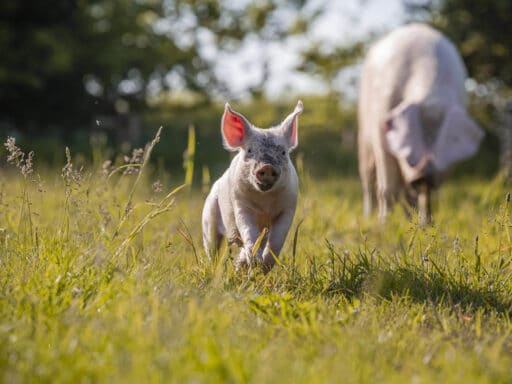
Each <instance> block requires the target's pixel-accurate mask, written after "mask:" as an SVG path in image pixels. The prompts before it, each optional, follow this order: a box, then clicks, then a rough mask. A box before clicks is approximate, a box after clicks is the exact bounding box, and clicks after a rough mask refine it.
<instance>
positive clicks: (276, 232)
mask: <svg viewBox="0 0 512 384" xmlns="http://www.w3.org/2000/svg"><path fill="white" fill-rule="evenodd" d="M294 214H295V210H294V209H290V210H287V211H284V212H283V213H281V215H279V216H278V217H277V219H276V220H275V221H274V223H273V224H272V227H271V228H270V233H269V235H268V242H267V245H266V247H265V250H264V251H263V272H264V273H267V272H269V271H270V270H271V269H272V267H273V266H274V264H275V263H276V260H275V258H274V256H275V257H277V256H279V253H280V252H281V249H282V248H283V244H284V241H285V240H286V235H287V234H288V231H289V230H290V226H291V225H292V221H293V216H294ZM272 253H273V254H272Z"/></svg>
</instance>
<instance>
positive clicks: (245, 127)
mask: <svg viewBox="0 0 512 384" xmlns="http://www.w3.org/2000/svg"><path fill="white" fill-rule="evenodd" d="M221 128H222V137H223V139H224V146H225V147H226V149H228V150H230V151H234V150H236V149H238V148H240V147H242V146H243V145H244V143H245V142H246V140H247V136H248V135H249V131H250V123H249V122H248V121H247V119H246V118H245V117H243V116H242V115H241V114H240V113H238V112H235V111H233V110H232V109H231V106H230V105H229V104H228V103H226V106H225V107H224V115H222V123H221Z"/></svg>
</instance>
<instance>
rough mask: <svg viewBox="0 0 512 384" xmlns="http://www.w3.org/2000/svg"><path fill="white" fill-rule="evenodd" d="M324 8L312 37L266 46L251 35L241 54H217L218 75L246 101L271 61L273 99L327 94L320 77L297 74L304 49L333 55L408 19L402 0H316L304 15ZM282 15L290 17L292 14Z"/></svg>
mask: <svg viewBox="0 0 512 384" xmlns="http://www.w3.org/2000/svg"><path fill="white" fill-rule="evenodd" d="M238 1H243V0H238ZM323 5H324V6H325V7H326V12H325V13H324V14H323V15H322V16H320V17H319V18H318V19H317V20H316V21H315V23H314V24H313V25H312V28H311V33H310V34H308V37H307V38H297V37H289V38H287V39H286V40H284V41H281V42H272V43H267V44H266V45H263V44H262V43H261V42H259V41H257V40H256V39H255V38H251V37H248V38H247V40H246V42H245V44H244V45H243V46H242V47H241V49H240V50H239V51H237V52H236V53H233V54H227V53H223V54H220V55H217V62H218V65H217V76H219V77H220V78H223V79H226V81H227V83H228V85H229V88H230V89H231V91H232V92H233V94H234V95H235V97H238V98H243V97H244V95H245V94H244V91H245V90H246V89H247V88H248V87H250V86H251V85H255V84H258V83H259V81H260V79H261V76H262V73H263V65H262V60H261V58H262V57H267V58H269V59H270V60H269V68H268V70H269V79H268V82H267V83H266V85H265V92H266V93H267V95H268V96H269V97H280V96H282V95H285V94H290V93H292V94H293V93H297V94H307V93H309V94H311V93H313V94H315V93H322V92H325V90H326V85H325V84H323V83H322V82H321V81H320V80H319V79H315V78H314V77H311V76H307V75H305V74H302V73H299V72H297V71H294V70H293V67H294V66H295V65H296V64H297V63H298V62H299V55H298V52H299V50H300V49H301V48H302V47H304V46H307V44H311V43H312V42H319V43H320V45H321V46H322V47H323V49H325V50H327V51H328V50H329V49H330V48H331V47H335V46H343V45H346V44H347V43H349V42H350V41H354V40H357V39H359V38H364V37H366V36H368V35H369V33H370V32H377V33H379V32H380V33H382V32H385V31H387V30H389V29H391V28H393V27H395V26H397V25H399V24H402V23H403V22H404V20H405V13H404V9H403V6H402V3H401V0H343V1H341V0H338V1H336V0H313V1H311V2H309V3H308V5H307V7H306V8H305V9H304V10H303V12H311V11H312V10H313V9H315V8H316V7H319V6H320V7H321V6H323ZM282 17H283V19H286V14H283V16H282ZM212 54H213V52H212ZM333 81H334V86H335V88H336V89H342V88H344V87H346V86H347V85H346V84H347V82H346V76H344V75H340V76H339V78H337V79H333ZM349 93H350V92H349Z"/></svg>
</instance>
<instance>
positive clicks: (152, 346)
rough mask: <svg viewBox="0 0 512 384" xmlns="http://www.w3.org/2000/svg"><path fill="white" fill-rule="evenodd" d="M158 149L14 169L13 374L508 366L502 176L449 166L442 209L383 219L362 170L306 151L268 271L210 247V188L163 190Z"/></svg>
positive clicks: (166, 376)
mask: <svg viewBox="0 0 512 384" xmlns="http://www.w3.org/2000/svg"><path fill="white" fill-rule="evenodd" d="M155 144H156V141H155V143H154V144H153V145H155ZM151 149H152V147H151V146H150V147H148V148H146V152H145V153H146V154H148V153H149V152H151ZM192 163H193V161H192ZM18 165H19V168H18V169H19V170H20V171H21V170H23V168H22V167H23V165H26V164H25V163H20V164H18ZM107 165H108V164H107ZM145 165H146V163H145V162H144V161H141V163H140V164H138V165H134V166H133V167H130V166H129V165H119V164H117V165H116V167H114V168H112V167H108V166H107V167H105V168H102V167H101V166H100V165H96V166H93V167H91V168H90V169H82V170H79V169H76V167H74V165H73V163H72V157H71V156H69V158H68V162H67V164H66V166H65V167H64V169H63V172H62V175H61V174H60V172H56V171H51V172H47V173H46V174H44V175H43V176H42V177H41V178H40V179H38V178H36V177H34V173H33V172H27V168H24V172H17V171H12V172H5V173H2V174H1V175H0V206H1V208H0V380H1V381H2V382H5V383H17V382H52V383H59V382H123V383H124V382H134V383H138V382H179V383H182V382H222V383H224V382H291V383H311V382H319V383H323V382H346V383H366V382H393V383H394V382H415V383H428V382H443V383H460V382H471V383H510V382H511V380H512V336H511V332H512V323H511V320H510V316H511V314H512V264H511V260H512V258H511V253H512V241H511V235H510V230H511V216H510V214H511V206H510V204H511V202H510V198H507V191H508V189H507V188H506V187H505V186H504V184H503V183H502V182H501V181H500V180H499V179H496V180H494V181H485V180H474V179H470V178H468V179H457V181H456V182H452V183H450V182H448V183H447V184H446V185H444V186H443V188H442V189H441V190H440V191H439V193H438V194H437V195H436V199H435V201H434V214H435V223H434V225H433V226H432V227H429V228H420V227H419V226H418V225H417V217H415V216H414V214H413V215H412V218H410V219H408V218H407V217H406V215H405V214H404V213H403V212H402V210H400V209H396V210H395V211H394V213H393V214H392V216H391V217H390V220H389V222H388V224H387V225H386V226H381V225H379V224H378V223H377V220H376V219H375V218H372V219H368V220H363V219H362V218H361V212H362V207H361V201H360V200H361V198H360V188H359V182H358V181H357V180H356V179H354V178H348V179H341V178H338V179H334V178H333V179H330V180H322V181H319V180H316V179H314V178H312V177H310V175H308V174H307V172H306V171H304V169H303V168H304V167H303V165H300V164H299V169H300V170H301V172H300V173H301V194H300V199H299V207H298V211H297V214H296V218H295V222H294V226H293V228H292V231H291V233H290V234H289V236H288V239H287V243H286V246H285V248H284V250H283V252H282V255H281V257H280V262H281V263H280V265H278V266H277V267H276V268H274V270H273V271H272V272H271V273H269V274H268V275H266V276H265V275H263V274H262V273H261V272H259V271H258V270H254V271H251V272H248V273H241V274H237V273H235V271H234V269H233V265H232V256H230V255H229V253H228V252H227V251H226V250H223V252H222V257H221V259H220V260H219V261H218V262H217V263H216V264H211V263H209V262H208V261H207V260H206V259H205V257H204V253H203V251H202V249H201V240H200V239H201V230H200V211H201V207H202V203H203V201H204V193H203V192H200V191H196V190H193V189H190V188H183V189H179V190H178V189H177V188H178V187H179V185H178V184H175V185H172V184H171V183H167V185H165V186H164V188H163V190H162V191H158V190H159V188H156V190H157V191H156V192H155V191H153V190H152V188H151V184H152V182H153V181H154V180H151V179H150V178H149V176H148V172H147V169H148V167H145ZM128 168H133V169H138V170H139V171H140V170H144V169H145V168H146V171H145V172H139V173H136V174H134V175H130V174H129V172H124V171H125V170H126V169H128ZM125 173H126V174H125Z"/></svg>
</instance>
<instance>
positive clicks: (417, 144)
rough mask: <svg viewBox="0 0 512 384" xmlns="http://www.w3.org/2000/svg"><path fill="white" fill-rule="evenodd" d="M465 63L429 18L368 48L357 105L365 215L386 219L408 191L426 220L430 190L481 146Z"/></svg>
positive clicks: (422, 220)
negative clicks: (469, 101) (428, 22)
mask: <svg viewBox="0 0 512 384" xmlns="http://www.w3.org/2000/svg"><path fill="white" fill-rule="evenodd" d="M465 79H466V69H465V67H464V64H463V62H462V59H461V57H460V56H459V54H458V52H457V50H456V48H455V46H454V45H453V44H452V43H451V42H450V41H449V40H448V39H447V38H446V37H445V36H443V35H442V34H441V33H440V32H438V31H436V30H435V29H433V28H431V27H429V26H427V25H424V24H409V25H405V26H403V27H400V28H398V29H396V30H395V31H393V32H391V33H390V34H388V35H387V36H385V37H384V38H382V39H381V40H379V41H378V42H377V43H375V44H374V45H373V46H372V47H371V48H370V50H369V52H368V54H367V56H366V58H365V61H364V64H363V69H362V74H361V82H360V93H359V104H358V119H359V132H358V151H359V174H360V177H361V181H362V187H363V198H364V201H363V204H364V214H365V215H366V216H367V215H369V214H370V213H371V211H372V209H373V208H374V206H375V204H377V206H378V213H379V217H380V219H381V220H385V217H386V215H387V214H388V212H389V210H390V209H391V207H392V205H393V203H395V202H396V201H397V200H398V199H400V198H404V197H405V199H406V200H407V201H409V203H410V204H411V205H412V206H413V207H417V208H418V209H419V217H420V221H421V222H422V223H424V224H425V223H428V222H429V221H430V219H431V213H430V191H431V189H432V188H434V187H436V186H438V185H439V183H440V181H441V179H442V177H443V176H444V174H445V173H446V171H447V169H448V168H449V167H450V165H452V164H453V163H455V162H458V161H461V160H464V159H466V158H468V157H470V156H472V155H473V154H475V153H476V151H477V150H478V147H479V145H480V141H481V139H482V137H483V132H482V130H481V129H480V128H479V127H478V125H477V124H476V123H475V122H474V121H473V119H471V117H470V116H469V115H468V114H467V112H466V108H465V103H466V91H465V88H464V82H465Z"/></svg>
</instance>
